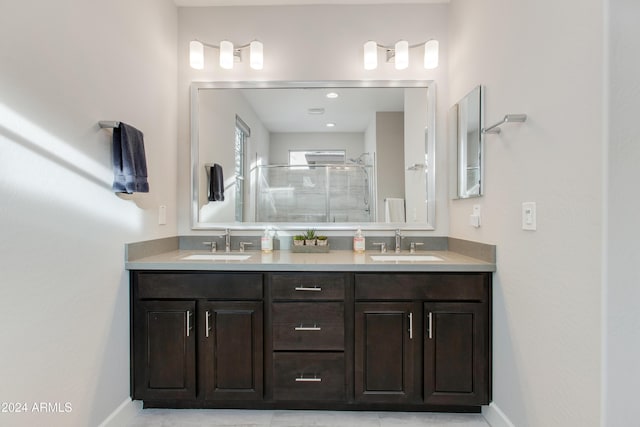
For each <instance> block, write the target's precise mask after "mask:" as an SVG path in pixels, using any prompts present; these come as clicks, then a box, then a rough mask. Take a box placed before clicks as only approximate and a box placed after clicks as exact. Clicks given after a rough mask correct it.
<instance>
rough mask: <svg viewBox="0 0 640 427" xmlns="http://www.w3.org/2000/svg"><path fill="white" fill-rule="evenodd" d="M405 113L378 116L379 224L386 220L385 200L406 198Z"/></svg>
mask: <svg viewBox="0 0 640 427" xmlns="http://www.w3.org/2000/svg"><path fill="white" fill-rule="evenodd" d="M404 123H405V122H404V113H403V112H389V111H387V112H377V113H376V127H375V129H376V151H375V152H376V183H377V185H376V190H377V193H378V194H377V197H376V199H377V200H376V207H377V211H378V213H377V218H378V221H379V222H384V221H385V215H384V212H385V208H384V200H385V199H386V198H388V197H390V198H399V199H404V198H405V188H404V178H405V176H404V172H405V167H404V149H405V139H404V129H405V127H404Z"/></svg>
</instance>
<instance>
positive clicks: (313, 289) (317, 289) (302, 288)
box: [295, 286, 322, 292]
mask: <svg viewBox="0 0 640 427" xmlns="http://www.w3.org/2000/svg"><path fill="white" fill-rule="evenodd" d="M295 290H296V291H302V292H305V291H307V292H320V291H322V288H321V287H319V286H314V287H307V286H296V287H295Z"/></svg>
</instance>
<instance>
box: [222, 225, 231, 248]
mask: <svg viewBox="0 0 640 427" xmlns="http://www.w3.org/2000/svg"><path fill="white" fill-rule="evenodd" d="M224 251H225V252H231V230H229V229H228V228H226V229H225V230H224Z"/></svg>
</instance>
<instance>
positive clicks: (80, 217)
mask: <svg viewBox="0 0 640 427" xmlns="http://www.w3.org/2000/svg"><path fill="white" fill-rule="evenodd" d="M176 38H177V11H176V8H175V6H174V5H173V3H172V2H171V1H169V0H163V1H158V0H140V1H135V2H130V1H126V0H114V1H111V2H109V5H108V7H105V5H104V4H102V3H100V2H95V1H86V0H60V1H55V2H46V1H36V0H20V1H4V2H3V4H2V13H0V63H1V64H2V66H1V67H0V152H1V153H2V155H0V200H2V204H1V207H0V224H1V227H2V233H1V235H2V237H1V238H0V271H1V272H2V273H1V277H2V279H1V286H0V323H1V324H2V327H1V328H0V342H1V343H2V350H0V378H2V380H1V383H2V385H1V386H0V401H1V402H25V403H27V405H28V412H27V413H26V414H7V413H2V414H0V424H2V425H11V426H34V425H47V426H95V425H98V424H100V423H101V422H102V421H103V420H105V418H107V416H108V415H109V414H110V413H112V412H113V411H114V410H115V409H116V408H118V406H119V405H120V404H122V403H123V402H126V401H127V399H128V396H129V296H128V277H127V275H126V272H125V270H124V244H125V243H126V242H131V241H138V240H145V239H150V238H156V237H162V236H168V235H174V234H176V226H175V224H176V210H175V207H176V183H175V181H176V162H175V157H176V142H175V138H176V105H177V101H176V86H175V82H176V80H177V69H176ZM99 120H122V121H125V122H127V123H129V124H132V125H134V126H136V127H138V128H139V129H141V130H142V131H143V132H144V135H145V145H146V153H147V164H148V171H149V184H150V187H151V192H150V193H149V194H148V195H146V197H143V198H141V199H140V200H139V203H140V204H141V205H143V206H145V207H144V208H139V207H138V206H137V205H136V204H135V203H134V202H132V201H127V200H123V199H121V198H119V197H117V196H116V195H114V194H113V193H112V191H111V190H110V187H111V183H112V180H113V173H112V172H111V131H105V130H100V129H99V128H98V125H97V123H98V121H99ZM160 204H162V205H166V206H167V207H168V209H167V222H168V225H165V226H159V225H158V214H157V212H158V205H160ZM40 402H46V403H52V404H55V403H58V404H61V405H62V409H63V410H64V405H65V403H67V402H69V403H70V405H71V406H70V409H71V412H67V413H34V412H31V411H32V409H33V407H32V405H33V404H34V403H40Z"/></svg>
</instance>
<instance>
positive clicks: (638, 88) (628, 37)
mask: <svg viewBox="0 0 640 427" xmlns="http://www.w3.org/2000/svg"><path fill="white" fill-rule="evenodd" d="M608 3H609V20H608V24H609V28H608V30H609V49H610V50H609V57H608V59H609V76H608V84H609V86H608V89H609V100H608V101H609V102H608V104H609V128H608V137H609V147H608V182H607V187H608V190H609V191H608V199H607V204H608V218H607V225H608V236H607V241H606V244H607V246H608V252H609V253H608V258H607V261H608V266H607V271H606V275H605V279H606V281H607V292H606V295H605V299H604V301H605V310H606V311H605V328H606V337H607V339H606V341H605V357H606V365H605V368H606V383H605V384H604V387H603V389H604V390H605V392H606V395H605V402H604V403H605V424H604V425H606V426H609V427H625V426H630V425H635V424H637V423H638V418H639V417H640V411H639V410H638V404H637V395H638V386H639V385H640V369H638V361H639V360H640V310H639V309H638V301H639V300H640V287H639V286H638V284H639V283H640V270H639V269H638V265H640V249H639V248H638V236H640V225H639V222H638V212H640V197H638V190H637V187H638V173H639V171H640V167H639V166H638V165H640V144H638V126H637V122H638V114H639V113H640V82H639V81H638V76H639V75H640V58H638V55H637V53H638V52H640V27H638V22H637V21H638V20H637V18H638V16H640V3H638V2H637V1H636V0H609V2H608Z"/></svg>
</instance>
